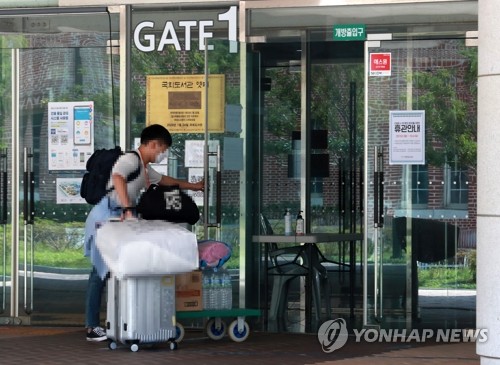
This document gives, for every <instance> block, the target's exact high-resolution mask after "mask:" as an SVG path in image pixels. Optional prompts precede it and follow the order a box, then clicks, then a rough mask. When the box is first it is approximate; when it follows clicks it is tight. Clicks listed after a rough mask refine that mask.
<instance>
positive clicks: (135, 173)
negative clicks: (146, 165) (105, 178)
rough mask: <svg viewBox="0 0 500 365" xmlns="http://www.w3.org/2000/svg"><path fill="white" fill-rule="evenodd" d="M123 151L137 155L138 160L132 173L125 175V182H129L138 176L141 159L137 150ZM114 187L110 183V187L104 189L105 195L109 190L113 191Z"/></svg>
mask: <svg viewBox="0 0 500 365" xmlns="http://www.w3.org/2000/svg"><path fill="white" fill-rule="evenodd" d="M125 153H133V154H134V155H136V156H137V159H138V162H139V164H138V165H137V169H136V170H134V171H133V172H132V173H130V174H129V175H128V176H127V179H126V180H127V183H129V182H131V181H133V180H135V179H137V178H138V177H139V175H140V174H141V162H142V160H141V156H139V154H138V153H137V151H127V152H125ZM110 178H111V176H110ZM114 188H115V187H114V186H113V185H111V187H110V188H109V189H106V195H108V194H109V193H110V192H111V191H113V190H114Z"/></svg>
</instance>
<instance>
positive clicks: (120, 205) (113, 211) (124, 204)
mask: <svg viewBox="0 0 500 365" xmlns="http://www.w3.org/2000/svg"><path fill="white" fill-rule="evenodd" d="M171 145H172V136H171V135H170V132H169V131H168V130H167V129H166V128H165V127H163V126H161V125H158V124H153V125H150V126H148V127H146V128H144V130H143V131H142V133H141V145H140V146H139V148H138V149H137V153H138V155H139V156H137V155H136V154H135V153H125V154H124V155H122V156H120V158H119V159H118V160H117V161H116V163H115V165H114V167H113V169H112V171H111V178H110V182H109V184H108V188H111V187H113V188H114V189H113V190H111V192H110V193H109V194H108V195H107V196H105V197H104V198H103V199H102V200H101V201H100V202H99V203H98V204H97V205H95V206H94V208H93V209H92V210H91V211H90V213H89V216H88V217H87V220H86V222H85V256H88V257H90V260H91V262H92V266H93V267H92V271H91V273H90V275H89V281H88V287H87V297H86V301H85V308H86V309H85V326H86V328H87V341H104V340H106V339H107V337H106V332H105V330H104V329H103V328H102V327H101V326H100V318H99V314H100V307H101V298H102V293H103V289H104V286H105V283H106V281H105V278H106V275H107V273H108V268H107V266H106V264H105V263H104V261H103V259H102V257H101V255H100V253H99V251H98V250H97V249H96V246H95V233H96V229H97V228H98V227H99V225H101V224H102V223H104V222H106V221H107V220H109V218H112V217H121V219H127V218H131V217H133V214H134V207H135V205H136V202H137V199H138V198H139V195H140V193H141V191H142V190H143V189H146V188H147V187H148V186H149V185H150V184H159V185H179V188H180V189H182V190H203V187H204V182H203V181H199V182H196V183H190V182H188V181H184V180H178V179H174V178H172V177H169V176H166V175H161V174H160V173H158V172H157V171H155V170H154V169H153V168H151V166H149V164H150V163H154V162H161V161H162V160H163V158H164V157H165V154H166V152H167V150H168V148H169V147H170V146H171ZM138 166H140V174H139V176H138V177H137V178H136V179H134V180H132V181H129V182H128V183H127V176H130V174H132V172H133V171H137V167H138Z"/></svg>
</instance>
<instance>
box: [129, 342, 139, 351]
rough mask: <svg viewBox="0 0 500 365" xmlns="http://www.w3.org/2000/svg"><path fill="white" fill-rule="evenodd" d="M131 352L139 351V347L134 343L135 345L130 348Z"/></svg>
mask: <svg viewBox="0 0 500 365" xmlns="http://www.w3.org/2000/svg"><path fill="white" fill-rule="evenodd" d="M130 351H132V352H137V351H139V345H138V344H136V343H134V344H133V345H131V346H130Z"/></svg>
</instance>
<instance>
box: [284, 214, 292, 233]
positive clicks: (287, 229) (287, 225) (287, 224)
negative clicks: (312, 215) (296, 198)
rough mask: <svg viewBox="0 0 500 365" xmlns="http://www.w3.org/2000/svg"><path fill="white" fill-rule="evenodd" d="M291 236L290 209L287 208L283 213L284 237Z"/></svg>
mask: <svg viewBox="0 0 500 365" xmlns="http://www.w3.org/2000/svg"><path fill="white" fill-rule="evenodd" d="M291 234H292V215H291V214H290V208H287V210H286V212H285V235H287V236H290V235H291Z"/></svg>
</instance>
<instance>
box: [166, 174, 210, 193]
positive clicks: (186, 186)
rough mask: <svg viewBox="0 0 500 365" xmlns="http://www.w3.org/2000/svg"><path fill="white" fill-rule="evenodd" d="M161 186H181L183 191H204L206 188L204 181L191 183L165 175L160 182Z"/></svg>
mask: <svg viewBox="0 0 500 365" xmlns="http://www.w3.org/2000/svg"><path fill="white" fill-rule="evenodd" d="M160 185H179V188H180V189H182V190H194V191H198V190H203V189H204V187H205V182H204V181H203V180H201V181H198V182H195V183H190V182H188V181H186V180H179V179H174V178H173V177H170V176H166V175H163V176H162V177H161V180H160Z"/></svg>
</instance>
